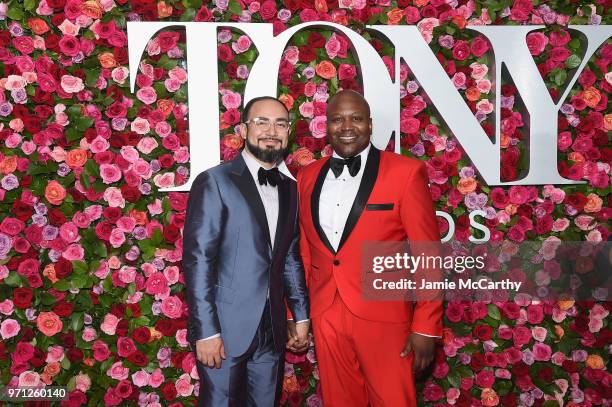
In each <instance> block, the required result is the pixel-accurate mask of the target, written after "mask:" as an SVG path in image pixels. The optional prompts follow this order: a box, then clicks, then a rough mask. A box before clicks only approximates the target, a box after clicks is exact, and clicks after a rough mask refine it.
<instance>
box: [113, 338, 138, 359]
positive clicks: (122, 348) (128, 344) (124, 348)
mask: <svg viewBox="0 0 612 407" xmlns="http://www.w3.org/2000/svg"><path fill="white" fill-rule="evenodd" d="M137 350H138V349H136V345H134V342H133V341H132V340H131V339H130V338H119V339H117V354H118V355H119V356H121V357H128V356H130V355H132V354H133V353H134V352H136V351H137Z"/></svg>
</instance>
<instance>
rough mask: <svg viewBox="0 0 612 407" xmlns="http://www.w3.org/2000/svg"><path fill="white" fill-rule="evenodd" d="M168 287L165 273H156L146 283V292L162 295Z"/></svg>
mask: <svg viewBox="0 0 612 407" xmlns="http://www.w3.org/2000/svg"><path fill="white" fill-rule="evenodd" d="M166 287H168V280H167V279H166V276H164V274H163V273H160V272H156V273H153V274H151V275H150V276H149V278H148V279H147V282H146V283H145V292H146V293H147V294H151V295H155V294H160V293H162V292H163V291H164V290H165V289H166Z"/></svg>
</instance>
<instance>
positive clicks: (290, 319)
mask: <svg viewBox="0 0 612 407" xmlns="http://www.w3.org/2000/svg"><path fill="white" fill-rule="evenodd" d="M287 321H293V318H288V319H287ZM303 322H310V320H309V319H301V320H299V321H297V322H296V324H301V323H303Z"/></svg>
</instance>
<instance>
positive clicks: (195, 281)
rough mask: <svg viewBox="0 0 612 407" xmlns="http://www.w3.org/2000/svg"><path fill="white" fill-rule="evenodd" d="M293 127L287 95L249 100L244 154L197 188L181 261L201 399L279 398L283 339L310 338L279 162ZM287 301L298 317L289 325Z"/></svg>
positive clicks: (288, 191) (289, 199) (302, 342)
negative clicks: (280, 99)
mask: <svg viewBox="0 0 612 407" xmlns="http://www.w3.org/2000/svg"><path fill="white" fill-rule="evenodd" d="M289 128H290V123H289V112H288V111H287V108H286V107H285V106H284V105H283V104H282V103H281V102H280V101H278V100H277V99H275V98H272V97H260V98H256V99H253V100H251V101H250V102H249V103H247V104H246V106H245V108H244V110H243V116H242V124H241V125H240V133H241V136H242V138H244V139H245V145H246V146H245V148H244V150H243V151H242V153H241V154H239V155H238V156H237V157H236V158H235V159H234V160H232V161H230V162H226V163H223V164H221V165H218V166H216V167H214V168H211V169H209V170H207V171H204V172H202V173H201V174H199V175H198V176H197V178H196V179H195V181H194V183H193V186H192V187H191V191H190V194H189V202H188V206H187V218H186V220H185V228H184V233H183V237H184V238H183V241H184V243H183V267H184V272H185V283H186V287H187V301H188V304H189V330H188V338H189V340H190V342H192V345H193V346H194V348H195V352H196V357H197V360H198V363H197V366H198V373H199V375H200V396H199V400H198V401H199V405H200V406H207V407H216V406H240V407H242V406H247V405H248V406H266V407H272V406H276V405H277V404H278V401H279V395H280V384H281V382H282V377H283V371H284V351H285V346H287V347H288V348H290V349H292V350H297V351H299V350H304V349H305V348H306V347H307V344H308V339H307V337H308V329H309V321H308V297H307V289H306V284H305V281H304V270H303V265H302V261H301V258H300V255H299V241H298V236H299V224H298V219H297V201H298V198H297V189H296V184H295V182H294V181H293V180H292V179H290V178H289V177H287V176H285V175H284V174H281V173H280V172H279V171H278V168H277V165H278V164H279V163H280V162H282V160H283V158H284V157H285V155H286V153H287V145H288V139H289ZM285 304H286V305H287V306H288V308H289V310H290V311H291V314H292V316H293V320H294V321H297V323H294V322H293V321H290V322H289V324H288V322H287V311H286V307H285ZM288 326H289V332H290V334H291V337H290V339H289V342H287V343H286V341H287V332H288Z"/></svg>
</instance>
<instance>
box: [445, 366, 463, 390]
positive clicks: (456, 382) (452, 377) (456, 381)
mask: <svg viewBox="0 0 612 407" xmlns="http://www.w3.org/2000/svg"><path fill="white" fill-rule="evenodd" d="M446 378H447V379H448V382H449V383H450V385H451V386H453V387H455V388H459V387H460V386H461V375H460V374H459V372H457V371H456V370H452V371H450V372H449V373H448V376H447V377H446Z"/></svg>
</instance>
